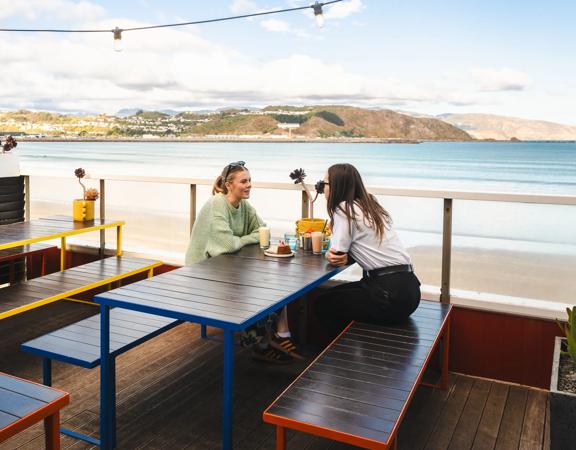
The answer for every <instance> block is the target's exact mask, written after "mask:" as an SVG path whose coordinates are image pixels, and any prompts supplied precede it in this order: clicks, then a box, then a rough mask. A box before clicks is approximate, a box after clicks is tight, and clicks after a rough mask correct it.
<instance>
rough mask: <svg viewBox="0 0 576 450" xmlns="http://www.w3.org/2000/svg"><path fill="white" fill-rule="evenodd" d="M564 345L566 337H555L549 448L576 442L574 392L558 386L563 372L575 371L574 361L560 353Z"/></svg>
mask: <svg viewBox="0 0 576 450" xmlns="http://www.w3.org/2000/svg"><path fill="white" fill-rule="evenodd" d="M565 345H566V339H564V338H561V337H557V338H556V343H555V347H554V361H553V363H552V379H551V382H550V448H551V449H552V450H565V449H569V448H574V443H575V442H576V426H575V425H574V424H575V422H576V392H574V393H572V392H568V391H565V390H560V389H559V386H558V383H559V381H560V379H561V376H562V374H563V373H565V372H567V371H570V369H572V370H574V371H576V363H574V362H572V361H571V360H570V358H569V357H566V356H563V355H562V354H561V350H562V346H565ZM566 365H568V367H566ZM570 365H571V366H572V367H570ZM575 384H576V383H575Z"/></svg>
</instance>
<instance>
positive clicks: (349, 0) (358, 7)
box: [324, 0, 364, 19]
mask: <svg viewBox="0 0 576 450" xmlns="http://www.w3.org/2000/svg"><path fill="white" fill-rule="evenodd" d="M363 9H364V4H363V3H362V0H345V1H343V2H340V3H335V4H333V5H328V6H325V7H324V16H326V19H344V18H345V17H348V16H350V15H352V14H355V13H358V12H360V11H362V10H363Z"/></svg>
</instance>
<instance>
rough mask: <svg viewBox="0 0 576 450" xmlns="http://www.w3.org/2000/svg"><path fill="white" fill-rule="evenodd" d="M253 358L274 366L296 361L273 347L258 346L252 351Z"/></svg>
mask: <svg viewBox="0 0 576 450" xmlns="http://www.w3.org/2000/svg"><path fill="white" fill-rule="evenodd" d="M252 358H254V359H257V360H259V361H265V362H268V363H272V364H290V363H291V362H292V361H294V358H292V356H290V355H289V354H287V353H284V352H281V351H279V350H277V349H275V348H273V347H267V348H260V347H259V346H258V345H255V346H254V348H253V349H252Z"/></svg>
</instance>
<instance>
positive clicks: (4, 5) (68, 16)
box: [0, 0, 105, 21]
mask: <svg viewBox="0 0 576 450" xmlns="http://www.w3.org/2000/svg"><path fill="white" fill-rule="evenodd" d="M104 13H105V10H104V8H103V7H102V6H100V5H97V4H95V3H92V2H89V1H86V0H81V1H74V0H18V1H15V0H0V19H7V18H10V17H18V16H22V17H24V18H26V19H28V20H36V19H38V18H39V17H42V16H50V17H55V18H58V19H60V20H64V21H78V20H81V21H86V20H95V19H99V18H101V17H102V16H103V15H104Z"/></svg>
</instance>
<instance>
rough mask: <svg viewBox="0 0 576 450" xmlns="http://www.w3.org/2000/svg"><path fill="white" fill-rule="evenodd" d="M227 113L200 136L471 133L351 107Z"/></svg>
mask: <svg viewBox="0 0 576 450" xmlns="http://www.w3.org/2000/svg"><path fill="white" fill-rule="evenodd" d="M237 113H238V111H237V110H230V109H228V110H226V111H224V112H222V113H221V115H220V116H219V117H217V118H213V119H212V120H210V121H209V122H206V123H203V124H199V125H198V126H197V127H195V129H194V132H195V133H199V134H228V135H230V134H286V133H287V131H286V130H282V129H280V128H278V125H279V124H281V123H292V124H299V125H300V126H299V128H295V129H293V130H292V131H291V133H292V135H293V136H301V137H308V138H340V137H347V138H380V139H413V140H464V141H469V140H471V139H472V138H471V137H470V135H469V134H468V133H466V132H465V131H463V130H460V129H459V128H457V127H454V126H452V125H450V124H448V123H446V122H443V121H441V120H438V119H436V118H415V117H410V116H408V115H404V114H399V113H396V112H394V111H390V110H374V109H363V108H356V107H351V106H307V107H292V106H285V105H283V106H267V107H266V108H263V109H262V110H261V111H244V112H243V114H242V115H238V114H237Z"/></svg>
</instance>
